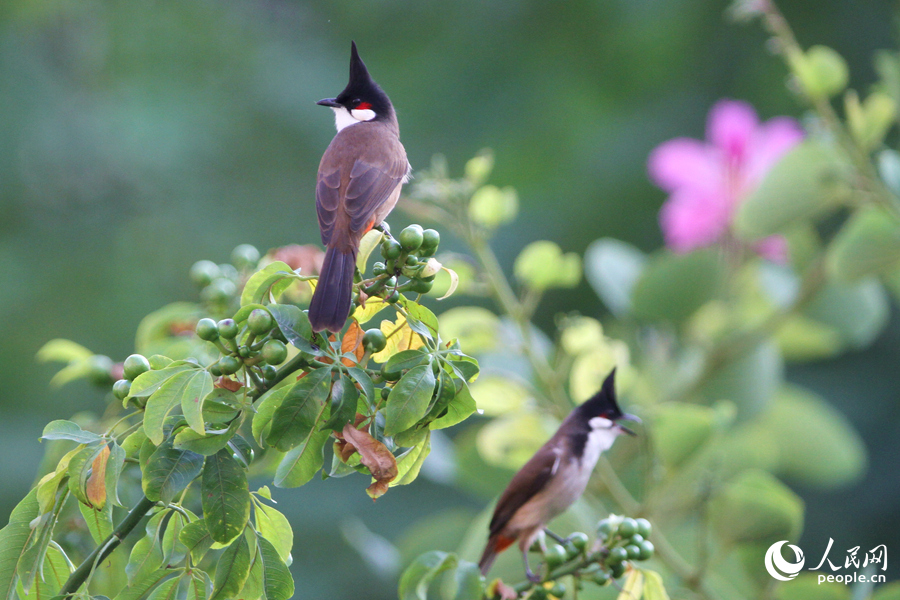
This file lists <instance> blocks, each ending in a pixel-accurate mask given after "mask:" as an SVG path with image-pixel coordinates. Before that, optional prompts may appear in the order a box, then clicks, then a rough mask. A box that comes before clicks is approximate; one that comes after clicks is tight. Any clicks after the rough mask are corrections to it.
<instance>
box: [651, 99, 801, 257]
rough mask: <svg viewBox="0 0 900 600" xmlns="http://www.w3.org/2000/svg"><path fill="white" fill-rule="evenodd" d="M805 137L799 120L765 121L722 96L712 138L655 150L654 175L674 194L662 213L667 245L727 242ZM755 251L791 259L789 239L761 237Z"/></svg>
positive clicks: (710, 126)
mask: <svg viewBox="0 0 900 600" xmlns="http://www.w3.org/2000/svg"><path fill="white" fill-rule="evenodd" d="M802 139H803V130H802V129H801V128H800V125H799V124H798V123H797V121H795V120H794V119H791V118H789V117H776V118H774V119H770V120H768V121H766V122H765V123H760V122H759V119H758V118H757V116H756V111H755V110H753V107H752V106H750V105H749V104H747V103H746V102H739V101H735V100H720V101H719V102H717V103H716V105H715V106H713V108H712V110H711V111H710V113H709V117H708V119H707V123H706V140H707V141H706V142H702V141H700V140H694V139H690V138H676V139H674V140H669V141H668V142H665V143H663V144H661V145H659V146H657V147H656V148H655V149H654V150H653V152H651V153H650V159H649V161H648V170H649V172H650V178H651V179H652V180H653V182H654V183H655V184H656V185H658V186H659V187H660V188H662V189H663V190H665V191H666V192H668V193H669V198H668V200H666V202H665V204H663V207H662V210H660V212H659V224H660V227H661V228H662V231H663V236H664V237H665V240H666V245H667V246H668V247H669V248H671V249H672V250H674V251H675V252H689V251H691V250H694V249H696V248H702V247H705V246H710V245H712V244H715V243H717V242H719V241H722V239H723V238H724V237H726V236H727V234H728V233H729V231H730V229H731V222H732V220H733V219H734V215H735V212H736V211H737V208H738V206H739V205H740V203H741V202H742V201H743V200H744V199H745V198H746V197H747V196H748V195H749V194H750V193H752V192H753V190H754V189H755V188H756V186H757V185H759V182H760V181H762V178H763V177H764V176H765V174H766V173H767V172H768V171H769V169H771V168H772V166H773V165H774V164H775V163H776V162H778V160H779V159H780V158H781V157H782V156H784V155H785V153H787V151H788V150H790V149H791V148H793V147H794V146H795V145H796V144H798V143H799V142H800V140H802ZM754 250H755V251H756V252H757V253H758V254H760V255H761V256H764V257H765V258H768V259H769V260H773V261H776V262H783V261H784V260H785V259H786V257H787V244H786V243H785V240H784V238H782V237H780V236H772V237H769V238H766V239H764V240H761V241H759V242H758V243H757V244H756V245H755V246H754Z"/></svg>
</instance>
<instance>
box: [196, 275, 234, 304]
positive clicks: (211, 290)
mask: <svg viewBox="0 0 900 600" xmlns="http://www.w3.org/2000/svg"><path fill="white" fill-rule="evenodd" d="M235 293H237V287H236V286H235V285H234V282H233V281H231V280H230V279H224V278H221V277H220V278H218V279H216V280H214V281H213V282H212V283H210V284H209V285H208V286H206V287H205V288H203V291H202V292H200V298H201V299H202V300H204V301H205V302H213V303H219V304H224V303H225V302H228V301H229V300H231V298H232V297H233V296H234V295H235Z"/></svg>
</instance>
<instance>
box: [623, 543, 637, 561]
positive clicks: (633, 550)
mask: <svg viewBox="0 0 900 600" xmlns="http://www.w3.org/2000/svg"><path fill="white" fill-rule="evenodd" d="M625 552H627V553H628V558H630V559H631V560H634V559H636V558H638V557H639V556H640V555H641V549H640V547H639V546H635V545H634V544H628V545H627V546H625Z"/></svg>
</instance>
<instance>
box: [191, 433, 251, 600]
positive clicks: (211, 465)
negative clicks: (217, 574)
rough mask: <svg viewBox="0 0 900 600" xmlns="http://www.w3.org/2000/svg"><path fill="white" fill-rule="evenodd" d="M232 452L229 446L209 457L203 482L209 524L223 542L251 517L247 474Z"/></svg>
mask: <svg viewBox="0 0 900 600" xmlns="http://www.w3.org/2000/svg"><path fill="white" fill-rule="evenodd" d="M231 454H232V453H231V450H230V449H228V448H225V449H223V450H219V451H218V452H217V453H215V454H214V455H212V456H210V457H207V459H206V465H205V466H204V467H203V480H202V485H201V492H202V501H203V516H204V519H205V521H206V527H207V528H208V529H209V533H210V535H211V536H212V539H213V540H215V541H217V542H221V543H223V544H225V543H228V542H229V541H231V540H233V539H234V538H235V536H237V535H239V534H240V533H241V532H242V531H243V530H244V525H246V524H247V520H248V519H249V518H250V491H249V488H248V487H247V474H246V473H245V472H244V469H243V467H241V465H240V464H238V462H237V461H236V460H235V459H234V458H233V457H232V455H231ZM249 561H250V559H249V557H248V559H247V563H248V565H247V566H248V568H249ZM217 581H218V580H217ZM238 589H240V588H238Z"/></svg>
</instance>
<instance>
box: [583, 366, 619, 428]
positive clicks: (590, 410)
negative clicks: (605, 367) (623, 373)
mask: <svg viewBox="0 0 900 600" xmlns="http://www.w3.org/2000/svg"><path fill="white" fill-rule="evenodd" d="M579 409H580V410H581V411H582V412H583V413H585V414H588V415H590V416H605V417H607V418H612V419H616V418H618V417H621V416H622V414H623V413H622V409H620V408H619V404H618V402H617V401H616V369H615V367H613V370H612V371H610V373H609V375H607V376H606V379H605V380H604V381H603V386H602V387H601V388H600V391H599V392H597V393H596V394H594V395H593V396H592V397H591V399H590V400H588V401H587V402H585V403H584V404H582V405H581V406H580V407H579Z"/></svg>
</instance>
